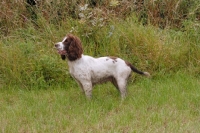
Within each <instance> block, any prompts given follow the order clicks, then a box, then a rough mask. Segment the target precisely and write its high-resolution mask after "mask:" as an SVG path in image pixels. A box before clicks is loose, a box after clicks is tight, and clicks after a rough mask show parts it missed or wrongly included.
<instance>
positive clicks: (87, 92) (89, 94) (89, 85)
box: [82, 82, 92, 99]
mask: <svg viewBox="0 0 200 133" xmlns="http://www.w3.org/2000/svg"><path fill="white" fill-rule="evenodd" d="M82 86H83V89H84V91H85V95H86V97H87V98H89V99H90V98H92V83H91V82H84V83H82Z"/></svg>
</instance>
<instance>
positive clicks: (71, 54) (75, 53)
mask: <svg viewBox="0 0 200 133" xmlns="http://www.w3.org/2000/svg"><path fill="white" fill-rule="evenodd" d="M68 38H69V40H70V45H69V48H68V51H67V53H68V59H69V60H70V61H74V60H76V59H78V58H81V56H82V53H83V48H82V44H81V41H80V39H79V38H78V37H76V36H73V35H68Z"/></svg>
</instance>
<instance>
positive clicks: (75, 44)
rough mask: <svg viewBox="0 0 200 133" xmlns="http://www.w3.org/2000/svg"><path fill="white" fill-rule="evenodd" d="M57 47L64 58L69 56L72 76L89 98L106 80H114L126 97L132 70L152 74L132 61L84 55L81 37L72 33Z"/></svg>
mask: <svg viewBox="0 0 200 133" xmlns="http://www.w3.org/2000/svg"><path fill="white" fill-rule="evenodd" d="M55 47H56V49H57V50H58V53H59V54H60V55H61V58H62V59H63V60H65V59H66V58H67V60H68V65H69V72H70V74H71V76H72V77H73V78H74V79H75V80H76V81H77V82H78V83H79V85H80V87H81V88H82V90H83V91H84V92H85V95H86V96H87V97H88V98H90V97H91V96H92V87H93V86H94V85H95V84H97V83H103V82H106V81H110V82H112V83H113V85H114V86H115V87H116V88H117V89H118V90H119V91H120V93H121V97H122V98H124V97H125V96H126V92H127V91H126V85H127V80H128V78H129V76H130V74H131V70H132V71H134V72H136V73H138V74H141V75H144V76H147V77H149V76H150V74H149V73H148V72H142V71H139V70H137V69H136V68H135V67H134V66H133V65H132V64H131V63H129V62H127V61H124V60H122V59H120V58H117V57H100V58H94V57H91V56H88V55H83V48H82V44H81V41H80V39H79V38H78V37H76V36H74V35H71V34H69V35H67V36H66V37H65V38H64V39H63V40H62V42H58V43H56V44H55Z"/></svg>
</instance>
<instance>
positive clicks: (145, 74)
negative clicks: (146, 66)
mask: <svg viewBox="0 0 200 133" xmlns="http://www.w3.org/2000/svg"><path fill="white" fill-rule="evenodd" d="M126 64H127V65H128V66H129V67H130V68H131V70H132V71H133V72H135V73H138V74H140V75H144V76H146V77H150V76H151V75H150V74H149V73H148V72H142V71H140V70H138V69H137V68H135V67H134V66H133V65H132V64H131V63H129V62H126Z"/></svg>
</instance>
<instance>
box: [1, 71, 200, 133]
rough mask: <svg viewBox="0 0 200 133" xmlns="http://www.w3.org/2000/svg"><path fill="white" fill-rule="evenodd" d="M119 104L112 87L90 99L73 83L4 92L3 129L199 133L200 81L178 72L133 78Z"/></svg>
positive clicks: (101, 88)
mask: <svg viewBox="0 0 200 133" xmlns="http://www.w3.org/2000/svg"><path fill="white" fill-rule="evenodd" d="M129 81H130V82H129V85H128V96H127V98H126V99H125V100H124V101H121V99H120V95H119V93H118V91H117V90H116V89H115V88H114V87H113V86H112V85H111V84H109V83H108V84H103V85H98V86H95V88H94V90H93V98H92V100H89V101H88V100H87V99H86V98H85V96H84V94H82V92H81V91H80V88H79V87H78V85H77V84H76V83H75V81H73V80H72V81H71V82H69V83H65V84H64V83H63V85H54V86H49V88H48V89H38V88H29V90H27V89H21V88H19V87H18V86H7V87H6V88H2V89H1V90H0V107H1V108H0V112H1V113H0V129H1V132H2V133H9V132H37V133H38V132H41V133H45V132H80V133H82V132H87V133H88V132H99V133H100V132H152V133H156V132H157V133H160V132H170V133H172V132H173V133H184V132H200V125H199V122H200V103H199V100H200V87H199V86H200V80H199V78H197V77H194V76H191V75H189V74H187V73H182V72H177V73H176V74H173V75H170V74H169V75H162V76H160V77H159V76H157V77H155V78H152V79H146V78H140V79H139V80H137V81H136V82H133V78H131V79H130V80H129Z"/></svg>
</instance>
